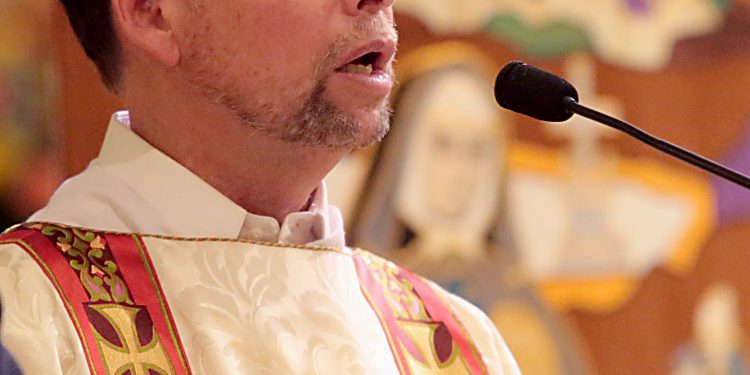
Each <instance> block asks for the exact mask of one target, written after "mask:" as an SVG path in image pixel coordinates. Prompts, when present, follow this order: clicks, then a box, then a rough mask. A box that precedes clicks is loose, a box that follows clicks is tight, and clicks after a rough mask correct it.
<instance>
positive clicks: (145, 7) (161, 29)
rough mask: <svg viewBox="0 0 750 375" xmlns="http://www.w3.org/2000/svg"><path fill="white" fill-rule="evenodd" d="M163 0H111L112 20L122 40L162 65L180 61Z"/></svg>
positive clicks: (170, 64)
mask: <svg viewBox="0 0 750 375" xmlns="http://www.w3.org/2000/svg"><path fill="white" fill-rule="evenodd" d="M167 2H168V0H167V1H165V0H112V17H113V21H114V24H115V25H116V28H117V31H118V33H119V36H120V38H121V39H123V41H127V42H129V44H132V45H134V46H135V47H137V48H140V49H141V50H142V51H144V52H145V53H146V54H148V55H149V56H151V57H152V58H154V59H156V60H158V61H159V62H161V63H162V64H164V65H167V66H170V67H171V66H175V65H177V63H178V62H179V61H180V49H179V46H178V44H177V41H176V40H175V38H174V32H173V29H172V25H171V24H170V19H169V17H168V16H169V14H170V13H169V12H168V9H166V8H165V6H166V5H167Z"/></svg>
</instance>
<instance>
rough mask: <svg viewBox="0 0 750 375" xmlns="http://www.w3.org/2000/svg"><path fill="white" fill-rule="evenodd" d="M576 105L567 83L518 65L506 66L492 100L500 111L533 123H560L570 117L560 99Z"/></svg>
mask: <svg viewBox="0 0 750 375" xmlns="http://www.w3.org/2000/svg"><path fill="white" fill-rule="evenodd" d="M566 96H567V97H571V98H573V99H575V100H576V101H578V91H576V89H575V87H573V85H571V84H570V83H568V81H566V80H564V79H562V78H560V77H558V76H556V75H554V74H552V73H548V72H545V71H544V70H541V69H538V68H535V67H533V66H531V65H528V64H525V63H522V62H520V61H513V62H511V63H508V65H506V66H505V67H504V68H503V69H502V70H501V71H500V74H498V75H497V80H495V100H497V103H498V104H500V106H501V107H503V108H506V109H509V110H511V111H514V112H518V113H521V114H524V115H527V116H531V117H533V118H535V119H538V120H542V121H550V122H560V121H565V120H567V119H569V118H570V117H571V116H573V113H572V112H569V111H568V110H567V108H565V103H564V101H563V98H565V97H566Z"/></svg>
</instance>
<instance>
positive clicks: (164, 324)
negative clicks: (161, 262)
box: [106, 235, 191, 374]
mask: <svg viewBox="0 0 750 375" xmlns="http://www.w3.org/2000/svg"><path fill="white" fill-rule="evenodd" d="M106 239H107V242H108V243H109V246H110V249H111V251H112V253H113V254H114V257H115V259H117V265H118V266H119V267H120V272H121V273H122V276H123V278H124V279H125V283H126V284H127V285H128V287H129V289H130V293H131V297H132V298H133V300H134V301H135V303H136V304H137V305H142V306H146V309H147V310H148V313H149V315H150V316H151V321H152V322H153V323H154V327H155V328H156V333H157V335H159V338H160V339H161V342H162V345H164V348H165V349H166V351H167V354H168V355H169V360H170V362H172V365H173V366H174V369H175V371H176V372H177V374H190V373H191V371H190V366H189V364H188V362H187V360H186V357H185V351H184V349H183V347H182V342H181V341H180V339H179V335H178V334H177V326H176V325H175V323H174V318H173V317H172V312H171V311H170V310H169V306H168V305H167V300H166V297H165V296H164V291H163V290H162V289H161V284H160V283H159V279H158V278H157V276H156V271H155V270H154V266H153V263H152V262H151V257H150V256H149V255H148V251H147V249H146V245H145V244H144V243H143V241H141V239H140V238H139V237H137V236H132V237H131V236H127V235H106ZM139 244H140V245H141V248H142V249H143V258H142V257H141V252H140V250H139V248H138V245H139ZM149 270H151V273H150V274H149ZM152 276H153V279H152ZM162 303H163V305H162ZM170 328H171V329H170Z"/></svg>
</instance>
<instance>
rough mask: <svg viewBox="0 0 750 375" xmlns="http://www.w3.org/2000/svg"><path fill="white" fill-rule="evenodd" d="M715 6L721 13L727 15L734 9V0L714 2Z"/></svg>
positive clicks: (717, 0)
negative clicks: (730, 9)
mask: <svg viewBox="0 0 750 375" xmlns="http://www.w3.org/2000/svg"><path fill="white" fill-rule="evenodd" d="M713 2H714V5H715V6H716V8H717V9H719V10H720V11H722V12H724V13H726V12H729V8H731V7H732V5H733V4H732V0H713Z"/></svg>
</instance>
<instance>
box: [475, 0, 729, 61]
mask: <svg viewBox="0 0 750 375" xmlns="http://www.w3.org/2000/svg"><path fill="white" fill-rule="evenodd" d="M715 1H719V0H715ZM486 30H487V31H488V32H489V33H490V34H491V35H494V36H497V37H499V38H501V39H504V40H506V41H507V42H509V43H511V44H512V45H513V46H514V47H515V48H517V49H519V50H520V52H522V53H523V54H525V55H529V56H534V57H540V58H553V57H558V56H564V55H567V54H570V53H574V52H580V51H591V50H592V48H591V42H590V40H589V38H588V36H587V34H586V32H585V31H584V30H582V29H581V28H579V27H575V26H573V25H571V24H569V23H565V22H551V23H548V24H546V25H545V26H543V27H541V28H538V29H533V28H531V27H529V26H528V25H526V24H525V23H523V22H522V21H520V20H519V19H518V18H516V17H514V16H512V15H498V16H496V17H495V18H493V19H492V20H491V21H490V22H489V23H488V24H487V26H486Z"/></svg>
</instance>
